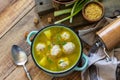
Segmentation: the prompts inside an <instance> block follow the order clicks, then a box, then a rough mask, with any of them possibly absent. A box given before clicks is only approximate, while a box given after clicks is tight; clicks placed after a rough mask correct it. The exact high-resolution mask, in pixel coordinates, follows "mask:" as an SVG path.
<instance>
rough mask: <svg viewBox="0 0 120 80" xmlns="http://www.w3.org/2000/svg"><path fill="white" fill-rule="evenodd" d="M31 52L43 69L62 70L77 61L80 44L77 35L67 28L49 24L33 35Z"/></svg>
mask: <svg viewBox="0 0 120 80" xmlns="http://www.w3.org/2000/svg"><path fill="white" fill-rule="evenodd" d="M62 36H63V38H62ZM64 37H65V38H64ZM38 44H40V45H38ZM67 47H69V48H67ZM37 48H38V49H37ZM32 53H33V57H34V59H35V61H36V62H37V64H38V65H39V66H41V67H42V68H43V69H45V70H48V71H53V72H58V71H64V70H67V69H70V68H71V67H73V66H74V65H75V64H76V63H77V62H78V60H79V58H80V56H81V44H80V41H79V38H78V36H77V35H76V34H75V33H74V32H73V31H72V30H70V29H69V28H66V27H63V26H51V27H48V28H45V29H43V30H42V31H41V32H39V34H38V35H37V36H36V37H35V39H34V44H33V46H32ZM56 53H58V54H56Z"/></svg>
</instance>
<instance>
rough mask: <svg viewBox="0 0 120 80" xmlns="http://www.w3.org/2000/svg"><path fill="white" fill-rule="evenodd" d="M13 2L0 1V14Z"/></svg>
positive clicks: (9, 0) (11, 0)
mask: <svg viewBox="0 0 120 80" xmlns="http://www.w3.org/2000/svg"><path fill="white" fill-rule="evenodd" d="M14 1H15V0H0V13H1V12H2V11H3V10H4V9H5V8H6V7H8V6H9V5H10V4H12V3H13V2H14Z"/></svg>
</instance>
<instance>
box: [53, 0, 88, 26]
mask: <svg viewBox="0 0 120 80" xmlns="http://www.w3.org/2000/svg"><path fill="white" fill-rule="evenodd" d="M88 1H89V0H84V1H83V2H82V1H80V2H76V7H75V8H74V12H73V14H71V15H70V16H68V17H66V18H63V19H62V20H59V21H56V22H55V24H59V23H61V22H63V21H66V20H68V19H70V18H71V17H73V16H75V15H76V14H78V13H79V12H80V11H81V10H82V7H83V6H84V4H85V3H86V2H88Z"/></svg>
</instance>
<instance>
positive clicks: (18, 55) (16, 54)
mask: <svg viewBox="0 0 120 80" xmlns="http://www.w3.org/2000/svg"><path fill="white" fill-rule="evenodd" d="M11 51H12V57H13V61H14V63H15V64H16V65H19V66H23V68H24V70H25V72H26V75H27V77H28V79H29V80H32V79H31V76H30V74H29V72H28V70H27V68H26V66H25V63H26V62H27V55H26V53H25V52H24V51H23V50H22V49H21V48H20V47H19V46H17V45H13V46H12V50H11Z"/></svg>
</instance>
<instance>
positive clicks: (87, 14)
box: [82, 1, 104, 22]
mask: <svg viewBox="0 0 120 80" xmlns="http://www.w3.org/2000/svg"><path fill="white" fill-rule="evenodd" d="M91 4H93V5H94V6H93V5H91ZM91 8H94V9H93V10H92V9H91ZM95 8H96V9H95ZM86 10H88V11H86ZM91 10H92V11H91ZM95 10H97V12H95V13H96V14H97V15H96V14H95V13H93V12H94V11H95ZM100 10H101V11H100ZM98 11H99V13H98ZM90 14H91V16H90ZM82 15H83V17H84V18H85V19H86V20H87V21H89V22H97V21H99V20H100V19H101V18H102V17H103V16H104V6H103V5H102V3H100V2H98V1H90V2H88V3H86V4H85V5H84V7H83V9H82ZM98 15H99V16H98ZM95 18H96V19H95Z"/></svg>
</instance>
